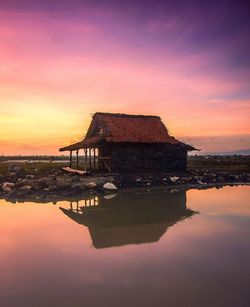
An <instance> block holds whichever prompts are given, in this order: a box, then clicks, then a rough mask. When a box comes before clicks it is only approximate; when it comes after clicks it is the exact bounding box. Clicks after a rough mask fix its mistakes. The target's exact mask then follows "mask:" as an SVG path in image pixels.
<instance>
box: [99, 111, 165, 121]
mask: <svg viewBox="0 0 250 307" xmlns="http://www.w3.org/2000/svg"><path fill="white" fill-rule="evenodd" d="M96 115H107V116H113V117H134V118H158V119H160V120H161V118H160V116H157V115H143V114H126V113H109V112H96V113H95V114H94V115H93V117H94V116H96Z"/></svg>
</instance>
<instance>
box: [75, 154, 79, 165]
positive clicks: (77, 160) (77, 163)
mask: <svg viewBox="0 0 250 307" xmlns="http://www.w3.org/2000/svg"><path fill="white" fill-rule="evenodd" d="M78 155H79V150H77V151H76V168H78V167H79V157H78Z"/></svg>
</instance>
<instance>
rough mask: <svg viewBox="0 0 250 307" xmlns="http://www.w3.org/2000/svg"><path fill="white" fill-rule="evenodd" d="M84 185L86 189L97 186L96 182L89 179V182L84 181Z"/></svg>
mask: <svg viewBox="0 0 250 307" xmlns="http://www.w3.org/2000/svg"><path fill="white" fill-rule="evenodd" d="M85 187H86V188H87V189H94V188H96V187H97V184H96V183H95V182H94V181H91V182H88V183H86V184H85Z"/></svg>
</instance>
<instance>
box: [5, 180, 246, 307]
mask: <svg viewBox="0 0 250 307" xmlns="http://www.w3.org/2000/svg"><path fill="white" fill-rule="evenodd" d="M249 191H250V187H248V186H242V187H225V188H223V189H208V190H189V191H187V192H185V191H179V192H177V191H175V192H174V193H171V195H170V194H169V192H168V191H166V190H154V191H153V192H144V193H143V192H141V193H142V194H139V195H138V194H133V193H134V192H133V193H131V192H126V193H125V192H122V193H120V194H122V195H119V193H118V195H117V196H115V197H113V198H111V199H108V202H107V199H106V200H105V202H106V204H109V206H111V205H110V204H111V203H112V206H114V207H115V206H116V205H117V206H118V208H119V205H121V203H122V202H125V201H126V199H127V200H129V201H127V205H128V204H129V203H130V204H131V205H132V206H133V207H134V208H137V206H142V204H143V203H144V204H145V206H146V207H147V206H149V207H150V206H154V210H155V208H156V207H155V206H157V204H158V206H159V204H160V206H163V203H165V204H166V206H168V205H169V204H170V203H171V201H170V200H169V199H175V200H176V206H177V207H178V206H179V205H178V204H180V199H182V201H183V193H184V196H185V199H186V203H185V202H184V205H185V207H186V208H187V209H190V210H192V211H198V212H199V214H194V215H192V217H191V218H187V219H183V220H181V221H176V222H175V223H173V225H172V226H171V227H167V228H166V231H165V232H164V233H163V235H162V236H161V237H160V238H159V239H158V240H155V241H154V242H151V243H145V242H144V243H143V242H141V243H140V244H123V245H122V246H116V247H109V248H95V247H94V246H93V240H92V238H91V236H90V233H89V228H88V227H86V226H84V225H83V224H79V223H77V222H75V221H74V220H72V219H71V218H69V217H68V216H67V215H65V214H64V212H63V211H61V210H60V209H59V208H60V207H61V208H64V209H69V208H70V203H69V202H59V203H57V204H56V205H53V204H52V203H49V204H34V203H24V204H21V203H18V204H10V203H6V202H5V201H1V203H0V204H1V205H0V231H1V237H0V248H1V253H0V272H1V275H0V297H1V302H3V303H1V305H2V306H26V307H29V306H83V305H85V306H100V305H101V306H117V305H119V306H166V305H167V304H169V305H170V306H201V305H202V306H212V305H213V306H248V305H249V298H248V294H247V293H248V284H249V281H250V278H249V266H248V263H249V256H250V247H249V235H250V229H249V215H250V206H249ZM123 193H124V195H123ZM185 194H186V195H185ZM181 195H182V196H181ZM144 197H145V198H144ZM153 199H154V200H156V201H155V203H154V204H153V203H152V200H153ZM140 200H143V201H142V202H141V204H140ZM147 200H148V201H147ZM166 200H168V201H166ZM102 201H103V200H102ZM110 201H111V202H110ZM161 202H162V204H161ZM172 204H174V201H173V203H172ZM123 206H126V204H125V205H124V203H123ZM133 210H135V209H133ZM125 211H126V210H125ZM83 212H84V210H83ZM161 218H164V215H163V217H161ZM137 221H138V219H137ZM144 222H145V219H144ZM154 222H156V221H154ZM144 224H145V223H144ZM146 224H147V223H146ZM156 224H157V223H156ZM133 227H134V226H133ZM132 243H133V242H132Z"/></svg>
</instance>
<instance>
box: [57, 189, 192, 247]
mask: <svg viewBox="0 0 250 307" xmlns="http://www.w3.org/2000/svg"><path fill="white" fill-rule="evenodd" d="M171 192H172V193H171ZM60 209H61V210H62V212H63V213H64V214H66V215H67V216H68V217H70V218H71V219H72V220H74V221H75V222H77V223H79V224H82V225H84V226H86V227H87V228H88V230H89V233H90V236H91V239H92V242H93V246H94V247H95V248H107V247H114V246H122V245H127V244H140V243H150V242H156V241H158V240H159V239H160V238H161V237H162V236H163V234H164V233H165V232H166V230H167V229H168V228H169V227H171V226H173V225H175V224H176V223H177V222H179V221H182V220H184V219H186V218H190V217H192V216H193V215H194V214H195V213H197V212H195V211H192V210H190V209H188V208H187V207H186V191H185V190H181V191H173V190H172V191H168V190H167V191H164V192H162V191H161V192H158V191H150V192H138V191H137V192H136V191H129V192H125V191H119V193H118V194H107V195H104V196H103V195H102V196H100V195H99V196H97V195H96V196H91V197H89V198H85V199H83V200H81V201H76V202H71V203H70V207H69V208H68V209H65V208H60Z"/></svg>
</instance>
